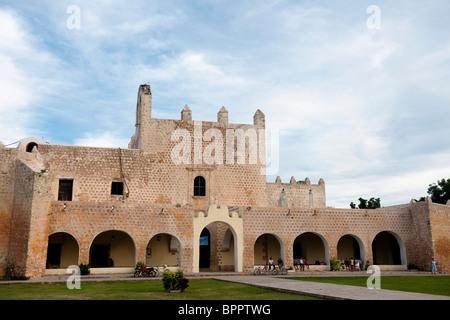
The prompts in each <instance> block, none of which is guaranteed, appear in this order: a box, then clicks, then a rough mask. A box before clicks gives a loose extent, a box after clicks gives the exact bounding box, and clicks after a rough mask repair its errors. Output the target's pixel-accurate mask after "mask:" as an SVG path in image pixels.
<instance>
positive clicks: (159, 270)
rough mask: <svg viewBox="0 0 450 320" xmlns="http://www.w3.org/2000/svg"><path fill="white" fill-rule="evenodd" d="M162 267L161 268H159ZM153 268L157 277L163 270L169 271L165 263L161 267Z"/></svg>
mask: <svg viewBox="0 0 450 320" xmlns="http://www.w3.org/2000/svg"><path fill="white" fill-rule="evenodd" d="M161 269H162V270H161ZM155 270H156V272H157V275H156V276H157V277H159V276H160V275H162V274H163V273H164V272H166V271H169V269H168V268H167V264H165V265H164V266H162V267H155Z"/></svg>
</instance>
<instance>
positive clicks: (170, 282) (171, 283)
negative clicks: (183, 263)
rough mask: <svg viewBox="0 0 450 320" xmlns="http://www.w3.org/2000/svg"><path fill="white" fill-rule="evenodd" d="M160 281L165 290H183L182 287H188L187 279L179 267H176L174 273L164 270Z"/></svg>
mask: <svg viewBox="0 0 450 320" xmlns="http://www.w3.org/2000/svg"><path fill="white" fill-rule="evenodd" d="M162 281H163V286H164V289H165V290H166V291H170V290H180V291H181V292H183V291H184V289H186V288H187V287H189V284H188V283H189V280H188V279H186V278H185V277H184V273H183V270H181V269H178V271H177V272H176V273H175V272H173V271H170V270H167V271H165V272H164V273H163V278H162Z"/></svg>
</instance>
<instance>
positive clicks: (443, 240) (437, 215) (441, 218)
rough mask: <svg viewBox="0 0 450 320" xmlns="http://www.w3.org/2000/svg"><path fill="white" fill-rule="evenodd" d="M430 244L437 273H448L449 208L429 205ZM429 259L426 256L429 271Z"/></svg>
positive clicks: (449, 259) (449, 244) (449, 256)
mask: <svg viewBox="0 0 450 320" xmlns="http://www.w3.org/2000/svg"><path fill="white" fill-rule="evenodd" d="M429 221H430V227H431V233H432V236H433V237H432V240H431V243H432V245H433V249H434V255H433V256H434V258H435V260H436V262H437V265H438V271H440V272H442V273H450V206H449V205H446V206H444V205H441V204H435V203H432V204H430V220H429ZM431 258H432V257H429V256H427V260H426V263H427V266H428V269H429V270H431Z"/></svg>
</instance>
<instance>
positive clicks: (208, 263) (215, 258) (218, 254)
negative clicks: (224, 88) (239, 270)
mask: <svg viewBox="0 0 450 320" xmlns="http://www.w3.org/2000/svg"><path fill="white" fill-rule="evenodd" d="M234 239H235V237H234V233H233V229H232V228H231V227H230V226H229V225H228V224H227V223H224V222H220V221H217V222H213V223H211V224H209V225H208V226H206V227H205V228H203V230H202V232H201V233H200V239H199V253H200V257H199V268H200V269H202V271H235V269H236V255H235V252H236V251H235V240H234Z"/></svg>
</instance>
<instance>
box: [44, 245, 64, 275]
mask: <svg viewBox="0 0 450 320" xmlns="http://www.w3.org/2000/svg"><path fill="white" fill-rule="evenodd" d="M61 246H62V243H49V244H48V249H47V269H52V268H56V267H58V268H59V265H60V263H61Z"/></svg>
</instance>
